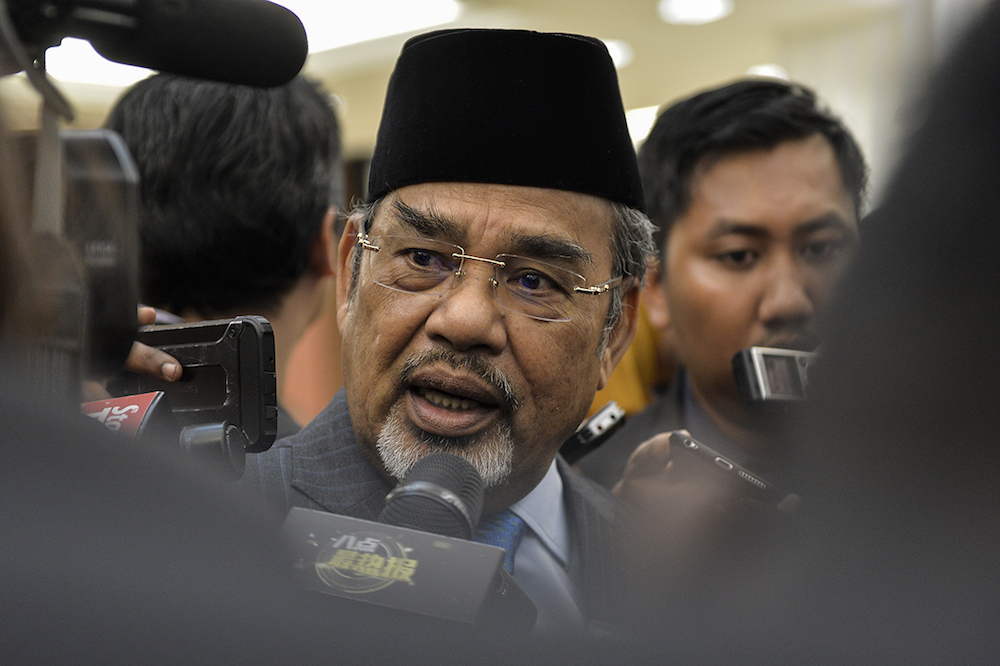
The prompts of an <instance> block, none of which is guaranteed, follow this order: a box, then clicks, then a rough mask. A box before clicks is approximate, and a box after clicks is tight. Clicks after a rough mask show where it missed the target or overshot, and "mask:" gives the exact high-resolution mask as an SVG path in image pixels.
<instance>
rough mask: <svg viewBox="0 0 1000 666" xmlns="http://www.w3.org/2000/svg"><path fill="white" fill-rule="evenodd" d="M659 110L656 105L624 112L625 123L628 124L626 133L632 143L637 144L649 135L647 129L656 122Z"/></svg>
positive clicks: (651, 127)
mask: <svg viewBox="0 0 1000 666" xmlns="http://www.w3.org/2000/svg"><path fill="white" fill-rule="evenodd" d="M659 110H660V107H658V106H643V107H639V108H636V109H630V110H628V111H626V112H625V123H626V124H627V125H628V133H629V137H631V139H632V144H633V145H635V146H638V145H639V144H640V143H642V142H643V141H644V140H645V139H646V137H647V136H649V131H650V130H651V129H653V125H654V124H655V123H656V118H657V115H658V112H659Z"/></svg>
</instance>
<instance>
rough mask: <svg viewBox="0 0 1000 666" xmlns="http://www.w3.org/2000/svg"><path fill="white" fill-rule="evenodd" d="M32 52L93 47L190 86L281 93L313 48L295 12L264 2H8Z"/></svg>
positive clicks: (222, 0) (19, 0) (13, 0)
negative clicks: (65, 41)
mask: <svg viewBox="0 0 1000 666" xmlns="http://www.w3.org/2000/svg"><path fill="white" fill-rule="evenodd" d="M8 10H9V13H10V17H11V19H12V21H13V23H14V25H15V27H16V28H17V31H18V33H19V34H20V35H21V38H22V40H23V41H24V42H25V43H26V44H28V45H29V46H33V47H36V48H43V49H44V48H47V47H49V46H54V45H56V44H58V43H59V42H60V41H62V38H63V37H80V38H83V39H86V40H88V41H89V42H90V43H91V44H92V45H93V47H94V49H95V50H96V51H97V52H98V53H100V54H101V55H102V56H104V57H105V58H107V59H108V60H113V61H115V62H119V63H123V64H126V65H137V66H140V67H148V68H149V69H154V70H158V71H161V72H170V73H173V74H179V75H181V76H189V77H192V78H199V79H208V80H212V81H221V82H223V83H237V84H244V85H250V86H259V87H272V86H279V85H283V84H285V83H287V82H288V81H290V80H292V79H293V78H294V77H295V75H296V74H298V73H299V71H300V70H301V69H302V65H303V64H304V63H305V59H306V55H308V51H309V46H308V42H307V39H306V32H305V28H304V27H303V26H302V22H301V21H300V20H299V18H298V17H297V16H296V15H295V14H294V13H292V12H291V11H290V10H288V9H286V8H284V7H281V6H279V5H276V4H274V3H271V2H266V1H265V0H49V1H48V2H37V1H36V0H9V1H8Z"/></svg>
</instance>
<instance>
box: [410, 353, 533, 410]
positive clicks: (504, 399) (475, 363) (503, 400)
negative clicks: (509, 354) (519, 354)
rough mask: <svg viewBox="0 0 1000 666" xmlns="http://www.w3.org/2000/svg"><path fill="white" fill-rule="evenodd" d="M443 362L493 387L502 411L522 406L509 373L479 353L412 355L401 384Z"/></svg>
mask: <svg viewBox="0 0 1000 666" xmlns="http://www.w3.org/2000/svg"><path fill="white" fill-rule="evenodd" d="M442 362H443V363H447V364H448V365H449V366H451V368H453V369H455V370H464V371H466V372H469V373H471V374H473V375H475V376H476V377H478V378H479V379H481V380H483V381H484V382H486V383H487V384H489V385H490V386H491V387H493V389H494V391H495V392H496V394H497V396H498V398H499V399H500V405H499V406H500V409H501V411H503V412H506V413H508V414H511V413H513V412H514V411H516V410H517V409H518V407H520V406H521V401H520V399H518V397H517V395H516V394H515V393H514V388H513V385H512V383H511V381H510V380H509V379H508V378H507V375H506V374H505V373H504V372H503V371H502V370H499V369H497V368H495V367H493V366H492V365H491V364H490V363H489V362H488V361H486V360H485V359H484V358H483V357H482V356H480V355H478V354H461V355H459V354H456V353H454V352H451V351H448V350H447V349H436V350H432V351H426V352H422V353H420V354H417V355H415V356H411V357H409V358H407V359H406V363H404V364H403V370H402V372H401V373H400V385H401V386H402V387H404V389H405V387H406V385H408V384H409V383H410V381H411V379H412V377H413V374H414V373H415V372H416V371H417V370H420V369H421V368H424V367H426V366H429V365H434V364H436V363H442Z"/></svg>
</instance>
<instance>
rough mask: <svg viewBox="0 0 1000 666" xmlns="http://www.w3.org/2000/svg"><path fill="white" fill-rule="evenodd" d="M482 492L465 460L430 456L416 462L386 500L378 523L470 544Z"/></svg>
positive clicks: (474, 531)
mask: <svg viewBox="0 0 1000 666" xmlns="http://www.w3.org/2000/svg"><path fill="white" fill-rule="evenodd" d="M485 492H486V491H485V489H484V487H483V479H482V477H481V476H479V472H477V471H476V468H475V467H473V466H472V463H470V462H469V461H468V460H466V459H465V458H461V457H459V456H456V455H452V454H450V453H432V454H430V455H427V456H424V457H423V458H421V459H420V460H418V461H417V463H416V464H415V465H413V467H412V468H411V469H410V471H409V472H408V473H407V475H406V478H405V479H403V481H401V482H400V484H399V485H398V486H396V487H395V488H394V489H393V490H392V492H390V493H389V494H388V495H387V496H386V498H385V508H384V509H382V513H380V514H379V517H378V521H379V522H380V523H388V524H389V525H397V526H399V527H409V528H410V529H414V530H419V531H421V532H431V533H433V534H440V535H441V536H447V537H452V538H455V539H466V540H471V539H472V537H473V536H474V535H475V533H476V526H477V525H478V524H479V517H480V514H481V513H482V510H483V500H484V496H485Z"/></svg>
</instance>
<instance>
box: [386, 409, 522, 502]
mask: <svg viewBox="0 0 1000 666" xmlns="http://www.w3.org/2000/svg"><path fill="white" fill-rule="evenodd" d="M402 412H403V406H402V404H399V403H397V404H396V405H394V406H393V407H392V410H390V412H389V417H388V418H387V419H386V421H385V424H384V425H383V426H382V431H381V432H380V433H379V436H378V441H377V442H376V448H377V449H378V454H379V457H380V458H381V459H382V464H383V465H385V469H386V471H387V472H388V473H389V474H391V475H392V476H393V477H395V478H396V479H402V478H403V477H404V476H406V473H407V472H409V471H410V468H411V467H413V465H415V464H416V462H417V461H418V460H420V459H421V458H423V457H424V456H425V455H427V454H428V453H433V452H435V451H444V452H446V453H453V454H455V455H457V456H460V457H462V458H465V459H466V460H468V461H469V462H470V463H472V466H473V467H475V468H476V471H478V472H479V476H481V477H482V478H483V484H484V485H485V486H486V487H487V488H492V487H494V486H499V485H501V484H503V483H504V482H505V481H507V478H508V477H509V476H510V472H511V465H512V461H513V457H514V436H513V434H512V433H511V431H510V425H509V424H508V423H507V422H506V421H505V420H500V421H498V422H497V424H496V425H494V426H493V427H491V428H490V429H489V430H487V431H485V432H482V433H480V434H478V435H476V436H475V437H474V438H473V441H472V442H471V443H466V444H464V445H461V446H441V445H438V444H435V443H431V442H429V441H420V436H421V434H420V433H418V432H417V430H416V428H414V427H413V426H411V425H409V424H407V422H406V419H404V418H403V414H402ZM426 437H427V438H429V439H433V438H434V436H433V435H426ZM438 439H444V438H438Z"/></svg>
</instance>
